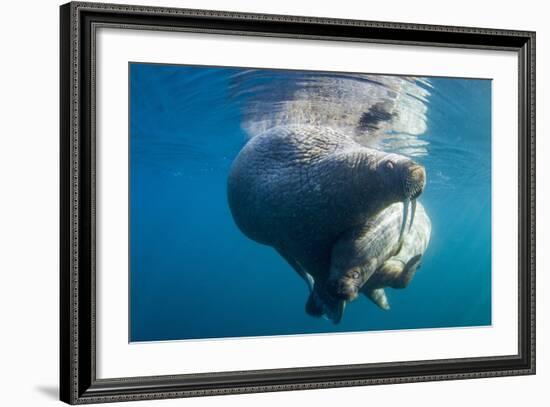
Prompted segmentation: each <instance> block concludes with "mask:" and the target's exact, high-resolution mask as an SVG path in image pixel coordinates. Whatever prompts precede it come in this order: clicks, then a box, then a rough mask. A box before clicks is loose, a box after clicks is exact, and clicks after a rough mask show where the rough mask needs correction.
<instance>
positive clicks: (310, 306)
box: [306, 291, 325, 318]
mask: <svg viewBox="0 0 550 407" xmlns="http://www.w3.org/2000/svg"><path fill="white" fill-rule="evenodd" d="M306 312H307V313H308V315H311V316H312V317H317V318H319V317H322V316H323V315H324V314H325V311H324V309H323V303H322V302H321V299H320V298H319V296H318V295H317V293H316V292H315V291H312V292H311V293H310V294H309V298H308V299H307V302H306Z"/></svg>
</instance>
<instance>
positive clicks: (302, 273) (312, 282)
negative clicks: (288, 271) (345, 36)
mask: <svg viewBox="0 0 550 407" xmlns="http://www.w3.org/2000/svg"><path fill="white" fill-rule="evenodd" d="M277 253H279V254H280V255H281V256H282V257H283V258H284V259H285V260H286V261H287V263H288V264H290V266H291V267H292V268H293V269H294V271H296V273H298V275H299V276H300V277H302V279H303V280H304V281H305V282H306V284H307V288H308V290H309V292H310V294H311V293H312V292H313V286H314V285H315V280H314V279H313V277H312V276H311V274H309V273H308V272H307V271H306V270H305V269H304V268H303V267H302V266H301V265H300V263H298V262H297V261H296V260H295V259H294V258H293V257H291V256H286V255H285V254H284V253H283V252H282V251H281V250H277Z"/></svg>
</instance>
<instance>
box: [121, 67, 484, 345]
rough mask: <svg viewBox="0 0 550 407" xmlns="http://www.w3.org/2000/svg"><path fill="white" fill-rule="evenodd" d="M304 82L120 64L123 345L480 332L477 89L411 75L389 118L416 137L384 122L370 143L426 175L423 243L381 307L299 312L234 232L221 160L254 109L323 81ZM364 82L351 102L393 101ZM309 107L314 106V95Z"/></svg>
mask: <svg viewBox="0 0 550 407" xmlns="http://www.w3.org/2000/svg"><path fill="white" fill-rule="evenodd" d="M325 76H327V77H329V78H330V77H331V75H325ZM312 78H313V77H308V76H307V75H306V77H305V79H304V74H303V73H299V72H291V71H271V70H262V71H251V70H243V69H238V68H208V67H187V66H169V65H154V64H139V63H133V64H131V68H130V106H131V108H130V202H129V205H130V315H129V318H130V341H154V340H176V339H197V338H219V337H242V336H263V335H286V334H307V333H325V332H349V331H370V330H392V329H415V328H438V327H465V326H480V325H490V324H491V81H490V80H480V79H450V78H423V79H418V80H415V79H413V80H412V82H411V83H412V87H411V88H410V89H409V88H408V87H405V88H402V87H398V92H397V93H399V92H402V93H403V95H402V96H403V97H402V98H401V99H399V101H398V104H397V105H396V108H397V109H398V111H400V112H402V114H403V117H409V116H410V117H412V118H413V119H411V120H412V121H411V122H410V128H413V127H415V126H416V127H417V130H415V131H411V132H408V131H407V129H405V131H403V129H397V127H398V126H397V125H396V128H394V129H393V130H392V129H390V130H387V129H385V130H383V131H382V130H381V134H379V135H378V136H377V137H378V141H377V142H378V143H380V137H382V144H381V145H386V147H387V148H388V149H390V150H391V149H392V148H394V149H395V151H397V152H406V151H410V154H411V156H412V157H413V158H414V159H415V160H417V161H418V162H420V163H422V164H423V165H424V166H425V168H426V172H427V177H428V182H427V185H426V189H425V191H424V193H423V195H422V196H421V201H422V203H423V204H424V206H425V208H426V211H427V212H428V214H429V216H430V218H431V221H432V235H431V241H430V245H429V247H428V249H427V251H426V253H425V255H424V258H423V261H422V267H421V268H420V269H419V270H418V272H417V273H416V276H415V277H414V279H413V281H412V283H411V284H410V285H409V286H408V287H407V288H406V289H403V290H393V289H387V290H386V292H387V294H388V298H389V301H390V304H391V310H389V311H382V310H380V309H378V308H377V307H376V306H375V305H374V304H373V303H371V302H370V301H368V300H367V299H366V298H364V297H362V296H360V298H358V299H357V300H356V301H354V302H352V303H350V304H348V307H347V308H346V312H345V315H344V318H343V320H342V322H341V323H340V324H338V325H334V324H332V323H331V322H330V321H327V320H325V319H322V318H321V319H317V318H313V317H311V316H309V315H307V314H306V313H305V310H304V305H305V302H306V299H307V296H308V290H307V287H306V285H305V284H304V282H303V281H302V280H301V279H300V278H299V277H298V275H297V274H296V273H295V272H294V271H293V270H292V269H291V267H290V266H289V265H288V264H287V263H286V262H285V261H284V260H283V259H282V258H281V257H280V256H279V255H278V254H277V253H276V252H275V250H274V249H272V248H270V247H267V246H262V245H260V244H258V243H256V242H254V241H251V240H249V239H248V238H247V237H245V236H244V235H243V234H242V233H241V232H240V231H239V230H238V228H237V227H236V225H235V223H234V222H233V219H232V217H231V213H230V211H229V207H228V204H227V198H226V182H227V176H228V172H229V169H230V166H231V163H232V160H233V159H234V158H235V157H236V156H237V154H238V153H239V151H240V149H241V148H242V147H243V146H244V145H245V143H246V141H247V140H248V139H249V137H251V136H253V135H254V131H255V129H257V126H256V124H257V123H259V122H260V121H261V120H260V119H265V117H266V115H270V114H271V113H270V110H269V109H265V106H268V107H270V106H272V108H273V110H274V111H276V110H277V109H285V108H286V105H285V103H284V101H285V100H288V98H292V97H293V95H297V93H296V88H297V87H300V86H302V87H303V88H304V89H312V88H311V86H312V84H316V83H317V84H318V83H325V82H319V81H318V80H315V79H314V78H313V79H312ZM356 79H357V78H354V76H353V75H351V76H345V77H343V79H342V80H344V81H348V80H352V81H353V80H356ZM360 79H361V80H362V81H364V78H360ZM396 80H401V79H400V78H396ZM304 81H305V82H304ZM304 83H306V85H304ZM365 83H366V85H365V86H368V89H369V92H370V91H371V90H372V92H373V93H372V96H369V95H370V93H369V94H368V95H367V96H365V95H362V96H359V97H360V98H365V97H366V98H368V97H382V98H386V97H390V98H393V97H394V96H395V94H396V92H395V89H393V88H392V86H394V85H393V82H392V78H389V79H388V78H386V80H385V81H381V82H378V81H377V80H373V78H372V77H369V79H368V80H367V81H366V82H365ZM323 86H324V85H323ZM323 86H321V87H320V88H322V89H324V88H323ZM361 86H363V85H361ZM396 86H397V85H396ZM399 86H401V85H399ZM365 89H367V88H365ZM388 89H389V91H388ZM378 90H383V91H384V92H382V94H381V95H382V96H380V94H379V93H378ZM327 92H328V98H329V100H330V92H331V90H330V89H328V91H327ZM325 96H326V95H325ZM294 97H297V96H294ZM348 98H349V96H346V99H348ZM271 99H273V103H271ZM319 100H320V102H319V103H320V105H319V106H320V107H319V109H320V110H322V109H325V108H326V107H325V106H324V105H323V104H322V103H325V102H326V100H327V98H326V97H323V98H322V101H323V102H321V98H320V99H319ZM407 100H409V101H410V102H411V103H406V101H407ZM363 102H364V103H368V101H363ZM363 102H361V103H363ZM352 105H353V106H352ZM357 105H358V104H357V103H355V102H354V101H350V106H352V107H355V106H357ZM359 105H360V103H359ZM258 109H264V110H263V111H261V112H258ZM399 109H401V110H399ZM407 113H410V114H409V115H408V116H407V115H406V114H407ZM256 119H258V121H257V122H255V120H256ZM262 123H263V122H262ZM423 124H425V126H424V127H423V126H422V125H423ZM396 135H398V136H399V137H401V138H399V137H398V138H399V140H401V141H403V140H405V144H407V143H409V141H407V140H410V143H409V144H408V147H410V148H409V150H407V148H406V147H407V145H406V146H405V148H404V147H403V142H401V144H399V146H396V144H391V143H390V144H388V143H386V142H388V141H389V140H391V139H392V137H395V136H396ZM361 137H362V136H361ZM366 137H367V138H366V139H365V140H366V141H365V142H366V143H367V144H368V143H369V142H372V143H374V141H372V140H371V141H369V140H368V137H370V136H368V135H367V136H366ZM384 143H386V144H384ZM392 145H393V147H391V146H392ZM419 146H420V148H419Z"/></svg>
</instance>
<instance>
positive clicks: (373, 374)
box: [60, 2, 535, 404]
mask: <svg viewBox="0 0 550 407" xmlns="http://www.w3.org/2000/svg"><path fill="white" fill-rule="evenodd" d="M60 23H61V30H60V103H61V107H60V121H61V124H60V129H61V130H60V133H61V134H60V148H61V165H60V183H61V195H60V202H61V204H60V217H61V223H60V235H61V238H60V295H61V298H60V398H61V400H62V401H64V402H67V403H70V404H83V403H99V402H115V401H125V400H144V399H161V398H175V397H189V396H206V395H220V394H234V393H250V392H267V391H280V390H298V389H316V388H328V387H340V386H357V385H371V384H387V383H404V382H416V381H428V380H451V379H469V378H477V377H493V376H507V375H525V374H534V373H535V33H534V32H527V31H511V30H501V29H484V28H470V27H451V26H435V25H418V24H403V23H391V22H373V21H356V20H341V19H330V18H313V17H296V16H282V15H262V14H247V13H233V12H224V11H206V10H188V9H173V8H156V7H143V6H129V5H113V4H96V3H82V2H72V3H68V4H65V5H62V6H61V7H60ZM106 25H109V26H117V27H124V28H127V29H138V30H139V29H146V30H171V31H188V32H189V31H191V32H202V33H217V34H220V33H221V34H238V35H253V36H265V37H287V38H301V39H324V40H333V41H359V42H375V43H382V44H402V45H415V46H440V47H453V48H475V49H485V50H508V51H514V52H517V54H518V60H519V105H518V109H519V110H518V111H519V129H518V130H519V138H518V145H519V157H518V158H519V167H518V179H519V191H518V200H519V235H518V247H519V263H518V276H519V280H518V281H519V285H518V291H517V294H518V298H519V310H518V311H519V327H518V332H519V337H518V344H519V349H518V354H515V355H508V356H499V357H475V358H465V359H444V360H421V361H414V362H401V363H398V362H388V363H376V364H357V365H345V366H344V365H339V366H324V367H304V368H288V369H275V370H255V371H240V372H230V373H214V372H213V373H204V374H203V373H201V374H182V375H170V376H168V375H167V376H150V377H131V378H130V377H125V378H112V379H98V378H96V342H95V333H96V331H95V305H96V302H95V299H96V291H95V290H96V287H95V257H94V255H95V160H96V156H95V134H94V132H95V122H94V120H95V117H94V114H95V95H94V91H95V88H94V87H95V70H94V58H95V56H94V52H95V49H94V41H93V38H94V35H95V29H96V28H97V27H99V26H106Z"/></svg>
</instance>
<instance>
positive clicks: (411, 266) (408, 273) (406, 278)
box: [393, 254, 422, 288]
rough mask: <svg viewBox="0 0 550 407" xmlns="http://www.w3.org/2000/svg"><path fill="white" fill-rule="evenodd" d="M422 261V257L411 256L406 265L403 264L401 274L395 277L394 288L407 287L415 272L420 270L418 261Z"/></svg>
mask: <svg viewBox="0 0 550 407" xmlns="http://www.w3.org/2000/svg"><path fill="white" fill-rule="evenodd" d="M421 259H422V255H420V254H417V255H416V256H413V257H412V258H411V259H410V260H409V261H408V262H407V264H405V267H404V268H403V272H402V273H401V274H399V275H398V276H396V279H395V282H394V286H393V287H394V288H405V287H407V286H408V285H409V283H410V282H411V280H412V279H413V277H414V275H415V273H416V270H418V269H419V268H420V260H421Z"/></svg>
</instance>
